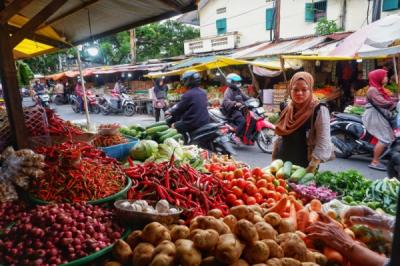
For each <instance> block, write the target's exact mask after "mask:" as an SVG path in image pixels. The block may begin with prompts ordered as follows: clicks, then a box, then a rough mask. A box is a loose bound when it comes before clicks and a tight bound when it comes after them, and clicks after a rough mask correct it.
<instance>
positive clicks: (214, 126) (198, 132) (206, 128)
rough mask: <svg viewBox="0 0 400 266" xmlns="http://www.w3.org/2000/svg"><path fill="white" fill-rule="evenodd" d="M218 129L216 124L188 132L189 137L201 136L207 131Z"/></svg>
mask: <svg viewBox="0 0 400 266" xmlns="http://www.w3.org/2000/svg"><path fill="white" fill-rule="evenodd" d="M218 127H219V124H217V123H209V124H207V125H204V126H202V127H200V128H198V129H196V130H193V131H192V132H190V135H191V136H196V135H200V134H203V133H205V132H208V131H212V130H216V129H217V128H218Z"/></svg>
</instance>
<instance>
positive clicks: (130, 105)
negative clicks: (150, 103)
mask: <svg viewBox="0 0 400 266" xmlns="http://www.w3.org/2000/svg"><path fill="white" fill-rule="evenodd" d="M99 104H100V109H101V113H102V114H103V115H109V114H110V113H124V115H126V116H133V115H134V114H135V112H136V110H135V103H134V102H133V100H132V98H131V97H130V96H129V95H128V94H126V93H124V92H122V91H121V93H116V92H111V95H110V97H100V98H99Z"/></svg>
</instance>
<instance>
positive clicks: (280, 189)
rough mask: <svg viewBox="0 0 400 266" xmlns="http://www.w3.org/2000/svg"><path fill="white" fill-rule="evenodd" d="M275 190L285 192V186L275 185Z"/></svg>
mask: <svg viewBox="0 0 400 266" xmlns="http://www.w3.org/2000/svg"><path fill="white" fill-rule="evenodd" d="M275 190H276V191H277V192H279V193H286V188H284V187H282V186H277V187H276V189H275Z"/></svg>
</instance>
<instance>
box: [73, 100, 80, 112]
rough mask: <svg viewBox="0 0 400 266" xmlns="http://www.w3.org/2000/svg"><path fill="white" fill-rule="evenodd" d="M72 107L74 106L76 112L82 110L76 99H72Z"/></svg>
mask: <svg viewBox="0 0 400 266" xmlns="http://www.w3.org/2000/svg"><path fill="white" fill-rule="evenodd" d="M71 107H72V110H74V112H75V113H77V114H78V113H79V112H80V111H81V108H80V107H79V103H78V102H76V101H72V103H71Z"/></svg>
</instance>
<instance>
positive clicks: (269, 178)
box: [265, 175, 275, 183]
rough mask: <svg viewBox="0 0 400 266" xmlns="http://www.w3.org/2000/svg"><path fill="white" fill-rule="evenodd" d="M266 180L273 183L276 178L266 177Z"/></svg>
mask: <svg viewBox="0 0 400 266" xmlns="http://www.w3.org/2000/svg"><path fill="white" fill-rule="evenodd" d="M265 178H266V179H267V181H268V183H272V182H273V181H274V179H275V177H274V176H273V175H266V177H265Z"/></svg>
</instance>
